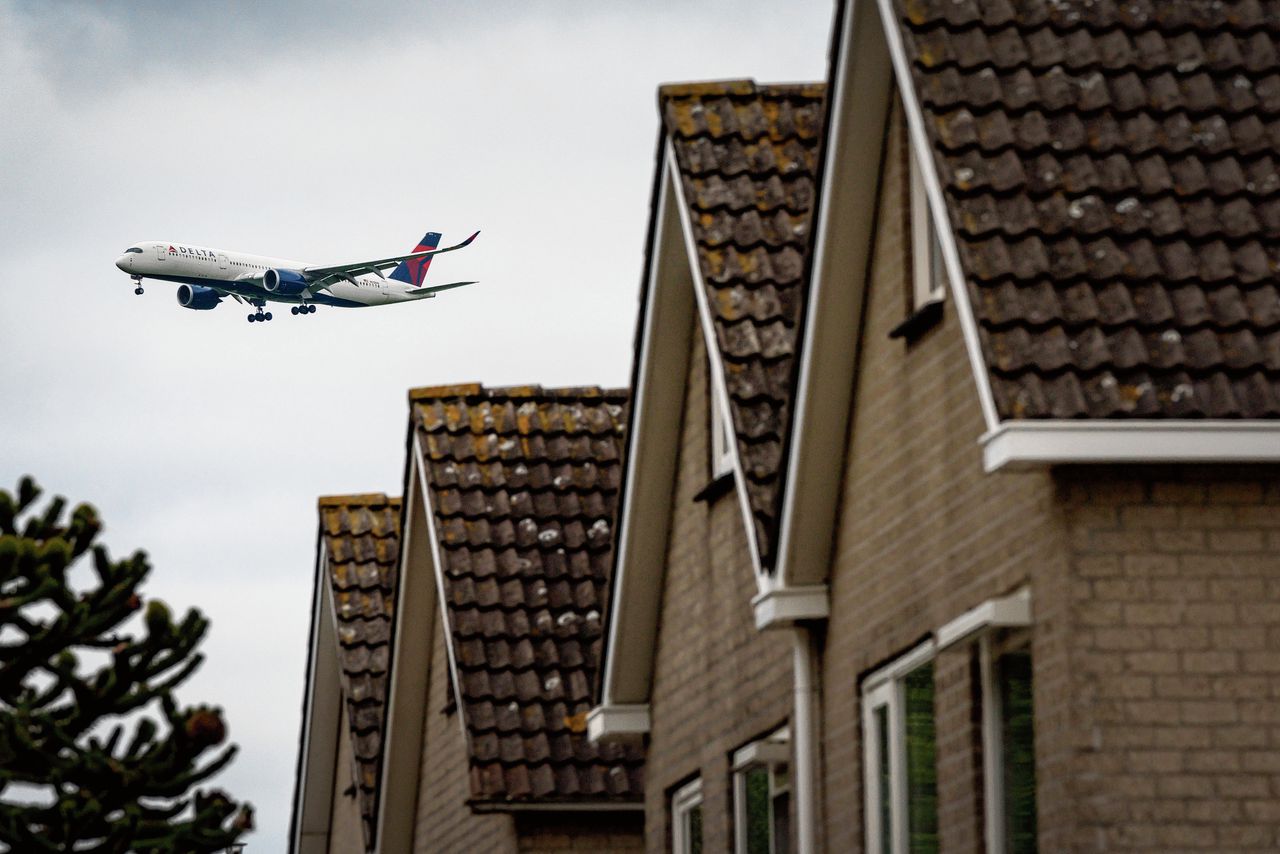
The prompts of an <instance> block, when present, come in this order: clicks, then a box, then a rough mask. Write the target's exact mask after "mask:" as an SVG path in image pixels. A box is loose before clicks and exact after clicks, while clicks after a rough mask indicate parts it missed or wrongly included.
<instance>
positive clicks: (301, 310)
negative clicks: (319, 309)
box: [289, 304, 316, 314]
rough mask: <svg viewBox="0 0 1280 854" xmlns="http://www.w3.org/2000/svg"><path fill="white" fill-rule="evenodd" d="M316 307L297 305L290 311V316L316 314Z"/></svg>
mask: <svg viewBox="0 0 1280 854" xmlns="http://www.w3.org/2000/svg"><path fill="white" fill-rule="evenodd" d="M315 311H316V307H315V306H314V305H310V304H307V305H295V306H292V307H291V308H290V309H289V313H290V314H315Z"/></svg>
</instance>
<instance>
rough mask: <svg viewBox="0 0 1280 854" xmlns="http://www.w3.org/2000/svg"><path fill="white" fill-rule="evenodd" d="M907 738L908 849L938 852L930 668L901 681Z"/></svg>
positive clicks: (919, 853)
mask: <svg viewBox="0 0 1280 854" xmlns="http://www.w3.org/2000/svg"><path fill="white" fill-rule="evenodd" d="M903 691H904V694H905V701H906V702H905V706H906V721H905V723H906V736H907V850H908V851H910V852H911V854H932V852H936V851H937V850H938V773H937V764H936V762H935V758H936V756H935V754H936V735H935V732H934V722H933V665H931V664H930V665H926V666H924V667H920V668H918V669H916V670H913V671H911V672H910V673H908V674H907V677H906V679H904V680H903Z"/></svg>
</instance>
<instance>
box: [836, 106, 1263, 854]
mask: <svg viewBox="0 0 1280 854" xmlns="http://www.w3.org/2000/svg"><path fill="white" fill-rule="evenodd" d="M888 152H889V156H888V158H887V161H886V166H885V169H886V171H885V176H884V183H883V187H882V198H881V212H880V218H879V222H878V228H877V234H876V246H875V253H874V261H873V272H872V287H871V290H870V292H869V294H868V297H867V303H866V320H865V337H864V343H863V350H862V354H861V364H860V366H859V372H858V376H857V379H856V388H855V393H856V397H855V401H854V412H853V423H852V426H851V434H850V440H849V442H850V444H849V453H848V456H847V459H846V464H845V483H844V485H843V497H842V506H841V509H840V517H839V518H840V529H839V533H838V535H837V539H836V548H835V556H834V561H833V566H832V576H831V590H832V618H831V620H830V621H829V625H828V630H827V633H826V643H825V648H824V650H823V658H822V668H823V692H824V693H823V733H822V744H823V765H822V775H823V779H824V781H825V791H824V803H823V810H824V814H825V815H826V816H827V817H828V820H827V821H826V822H825V827H824V828H823V832H824V833H825V842H826V850H829V851H860V850H862V847H863V824H862V821H861V813H862V803H863V793H862V773H863V768H862V761H861V756H862V743H861V739H862V733H861V720H860V704H859V686H858V681H859V679H860V677H862V676H863V675H865V674H866V673H867V672H869V671H870V670H872V669H874V668H875V667H877V666H879V665H881V664H883V663H884V662H886V661H888V660H890V659H892V658H893V657H895V656H896V655H898V654H900V653H902V652H905V651H906V650H908V649H910V648H911V647H912V646H914V645H915V644H916V643H918V642H919V641H920V640H921V639H923V638H925V637H927V636H928V635H929V634H930V633H931V632H933V631H935V630H936V629H937V628H938V627H939V626H941V625H942V624H944V623H946V622H947V621H949V620H951V619H953V618H954V617H956V616H958V615H959V614H960V613H962V612H963V611H965V610H966V609H968V608H971V607H973V606H974V605H977V604H979V603H980V602H982V601H984V600H986V599H989V598H992V597H995V596H1000V595H1004V594H1007V593H1009V592H1011V591H1012V590H1014V589H1016V588H1017V587H1019V586H1020V585H1022V584H1029V585H1030V587H1031V590H1032V597H1033V599H1032V601H1033V612H1034V621H1035V622H1034V626H1033V628H1032V661H1033V668H1034V677H1033V678H1034V704H1035V714H1036V773H1037V805H1038V812H1039V834H1040V849H1041V850H1043V851H1101V850H1107V851H1126V850H1131V851H1144V850H1145V851H1170V850H1181V849H1199V850H1212V851H1227V850H1237V849H1238V850H1277V849H1280V806H1277V805H1278V804H1280V469H1276V468H1271V467H1261V466H1252V467H1234V468H1233V467H1221V466H1219V467H1211V466H1182V467H1157V466H1136V467H1127V468H1113V467H1108V468H1104V467H1085V466H1080V467H1074V468H1062V469H1057V470H1052V471H1051V470H1047V469H1035V470H1030V471H1025V472H1001V473H998V474H995V475H987V474H985V473H983V471H982V469H981V453H980V449H979V448H978V446H977V444H976V440H977V439H978V437H979V436H980V435H981V433H982V432H983V431H984V423H983V419H982V417H981V413H980V410H979V408H978V398H977V395H976V389H975V383H974V380H973V376H972V373H971V370H970V367H969V361H968V358H967V354H966V352H965V350H964V345H963V340H962V338H961V333H960V328H959V324H958V322H957V318H956V316H955V309H954V305H953V304H951V303H948V304H947V306H946V310H945V317H944V319H943V322H942V324H941V325H940V326H939V327H937V328H935V329H933V330H931V331H930V332H928V333H927V334H926V335H925V336H924V337H923V338H922V339H921V340H919V341H918V342H916V343H915V344H912V345H910V346H908V345H905V344H904V343H903V342H901V341H899V340H891V339H889V338H888V332H889V330H890V329H892V328H893V327H894V326H895V325H896V324H897V323H899V322H900V321H901V320H902V319H903V318H904V317H905V316H906V312H907V306H906V293H907V282H906V281H905V279H904V277H905V276H906V275H909V267H908V266H907V261H906V258H907V249H908V246H907V244H906V243H905V242H904V241H905V240H906V238H907V234H906V233H905V232H904V226H905V224H906V220H905V216H906V211H905V208H904V205H903V200H904V199H905V198H906V192H905V190H906V172H905V169H904V165H905V147H904V135H903V133H902V128H901V121H900V116H899V115H898V114H895V116H894V120H893V125H892V127H891V133H890V140H889V148H888ZM934 666H935V684H936V696H935V716H936V719H937V724H938V754H937V756H938V769H939V822H940V828H939V831H940V834H941V840H942V844H943V847H944V849H945V850H947V851H949V852H950V851H981V850H983V821H982V778H981V755H980V752H979V751H980V728H979V725H978V723H977V720H978V717H977V716H978V714H979V706H978V702H977V698H978V695H979V692H978V688H977V675H976V673H975V669H974V655H973V651H972V648H970V647H958V648H953V649H951V650H947V651H944V652H943V653H941V654H940V655H939V656H938V658H937V659H936V660H935V663H934ZM850 816H857V817H858V819H859V820H857V821H853V820H849V818H848V817H850Z"/></svg>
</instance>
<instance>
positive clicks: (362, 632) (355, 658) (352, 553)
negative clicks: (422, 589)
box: [319, 493, 400, 847]
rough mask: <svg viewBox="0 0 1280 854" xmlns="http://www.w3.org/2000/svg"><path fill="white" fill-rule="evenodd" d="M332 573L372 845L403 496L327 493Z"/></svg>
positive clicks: (325, 528) (324, 520) (323, 521)
mask: <svg viewBox="0 0 1280 854" xmlns="http://www.w3.org/2000/svg"><path fill="white" fill-rule="evenodd" d="M319 509H320V536H321V537H322V539H323V542H324V554H325V556H326V558H327V562H326V566H325V576H326V577H327V578H328V579H329V583H330V585H331V591H332V596H333V612H334V621H335V623H336V625H335V627H334V628H335V632H336V634H337V638H338V661H339V665H340V668H341V684H342V695H343V697H344V698H345V700H346V704H347V722H348V724H349V732H348V735H349V736H350V738H351V747H352V755H353V756H354V757H355V763H356V767H355V769H354V770H355V774H356V780H357V783H358V786H359V793H358V794H359V798H360V816H361V819H362V822H361V823H362V825H363V830H364V839H365V845H366V847H369V846H370V845H371V844H372V839H373V831H374V826H373V823H374V820H375V816H376V811H377V804H378V780H379V776H380V774H381V763H382V734H383V730H384V727H385V725H386V699H387V697H386V695H387V659H388V653H389V652H390V649H391V646H390V642H391V629H392V619H393V613H392V605H393V602H394V593H395V585H396V564H397V561H398V560H399V556H400V499H399V498H388V497H387V496H385V495H383V494H381V493H377V494H364V495H338V496H328V497H324V498H321V499H320V508H319Z"/></svg>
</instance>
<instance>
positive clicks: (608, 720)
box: [587, 703, 652, 741]
mask: <svg viewBox="0 0 1280 854" xmlns="http://www.w3.org/2000/svg"><path fill="white" fill-rule="evenodd" d="M651 725H652V720H651V718H650V716H649V704H648V703H633V704H630V705H616V706H596V707H595V708H594V709H592V710H591V711H589V712H587V738H589V739H590V740H591V741H600V740H602V739H605V740H607V739H614V738H621V739H627V738H636V737H638V736H642V735H647V734H648V732H649V728H650V726H651Z"/></svg>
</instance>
